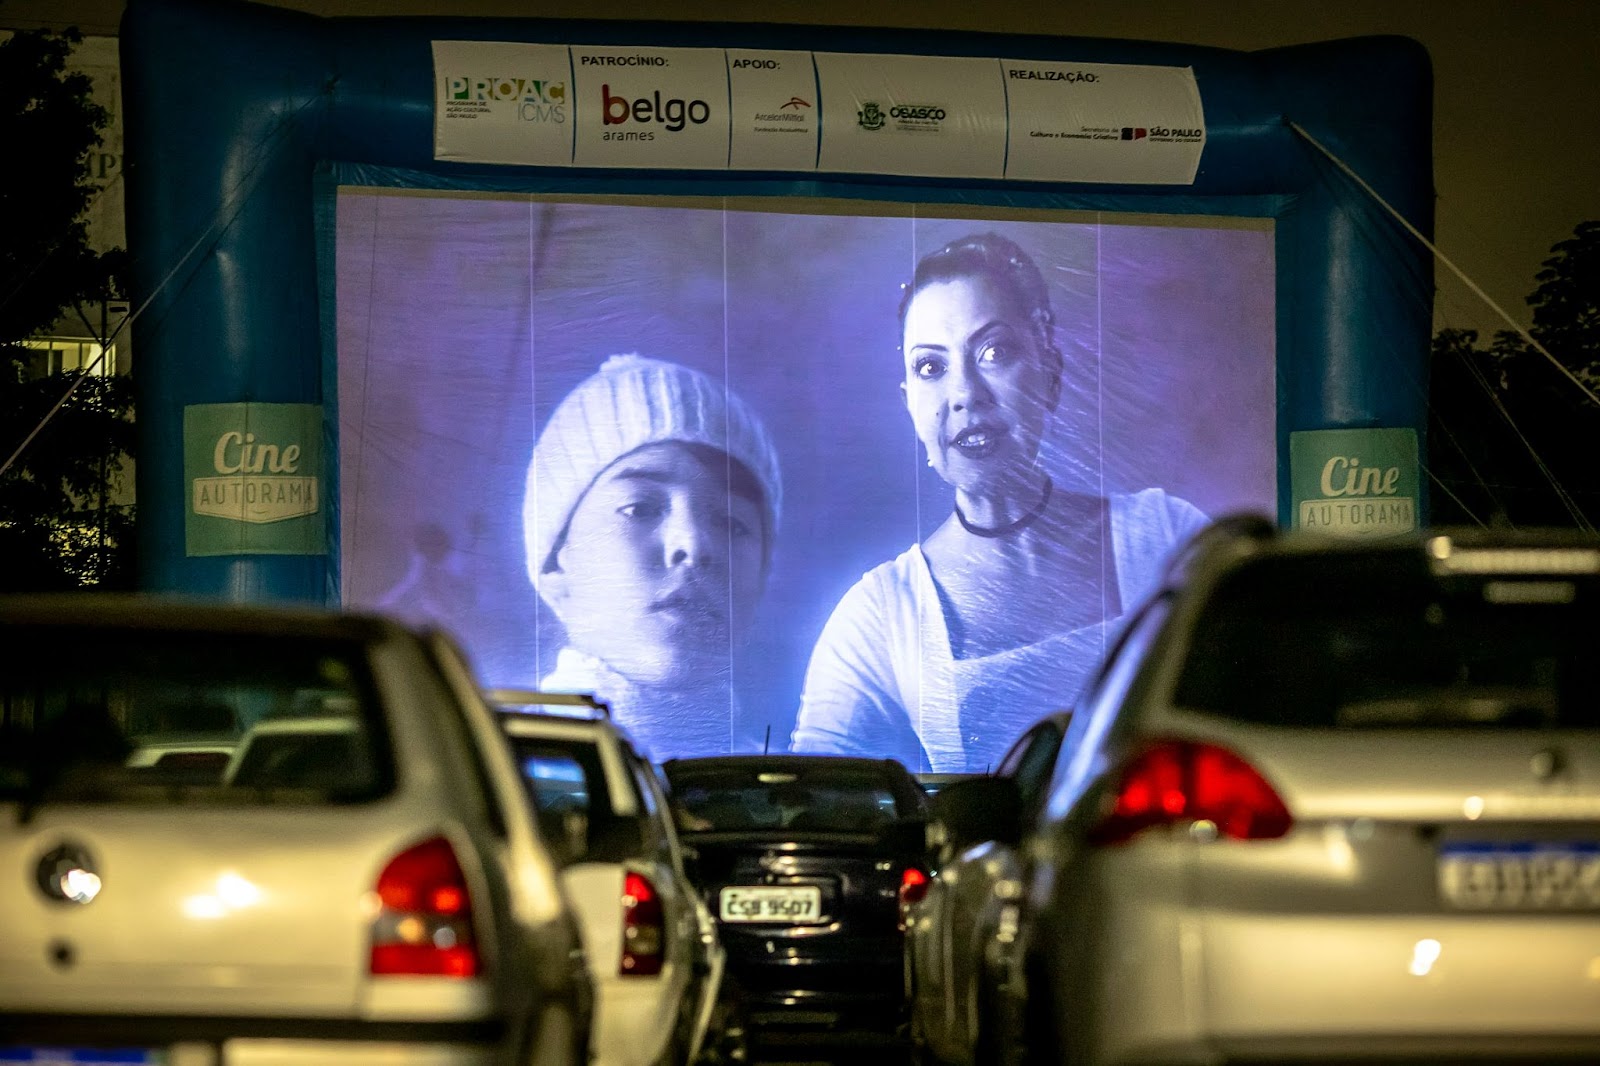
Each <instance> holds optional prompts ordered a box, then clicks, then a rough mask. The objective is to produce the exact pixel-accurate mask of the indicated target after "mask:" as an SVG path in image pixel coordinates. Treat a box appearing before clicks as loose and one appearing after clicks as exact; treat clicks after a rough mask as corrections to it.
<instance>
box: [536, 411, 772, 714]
mask: <svg viewBox="0 0 1600 1066" xmlns="http://www.w3.org/2000/svg"><path fill="white" fill-rule="evenodd" d="M729 470H730V464H729V461H728V458H727V456H726V455H724V454H723V453H722V452H717V451H712V450H711V449H709V448H703V447H696V446H693V445H687V444H680V443H675V442H674V443H666V444H652V445H647V446H646V447H643V448H639V449H637V450H636V451H633V452H630V453H628V454H627V455H625V456H623V457H622V458H621V459H618V460H617V461H616V462H615V463H613V464H612V465H611V466H609V467H607V468H606V470H605V471H604V472H603V473H601V475H600V476H599V477H598V478H596V479H595V482H594V484H593V485H591V486H590V487H589V490H588V492H586V493H584V495H583V498H582V499H581V500H579V501H578V505H577V507H576V508H575V509H574V510H573V512H572V520H571V523H570V524H569V525H568V527H567V533H566V538H565V540H564V541H563V543H562V546H561V548H560V550H559V551H557V553H556V568H555V569H554V570H552V571H550V572H547V573H546V574H544V575H543V577H542V579H541V581H540V595H542V596H544V597H545V598H546V600H547V601H548V602H549V603H550V606H551V607H552V608H554V609H555V611H556V614H557V615H559V616H560V618H561V621H562V624H563V625H564V626H565V627H566V629H567V639H568V641H569V642H570V643H571V644H572V645H573V646H574V647H576V648H579V649H580V650H582V651H586V652H588V653H589V654H591V655H593V656H595V657H596V658H598V659H601V660H603V661H604V662H606V663H607V664H608V665H609V666H610V667H611V668H612V669H614V670H616V671H617V672H618V673H620V674H622V675H623V676H624V677H627V678H629V679H630V680H632V681H635V682H639V683H642V684H657V685H661V684H673V685H677V684H684V683H687V682H690V681H694V680H697V679H698V680H705V679H706V678H707V677H710V676H714V675H715V674H717V673H719V672H721V673H725V672H726V671H727V670H728V668H729V661H730V655H731V649H732V648H734V647H735V646H737V645H739V644H742V643H743V641H744V638H745V636H746V634H747V633H748V632H749V628H750V623H751V621H752V620H753V619H754V616H755V611H756V605H757V601H758V600H759V599H760V597H761V588H762V585H763V584H764V582H765V578H766V574H765V556H764V548H763V533H762V526H763V524H764V521H763V517H762V506H763V505H762V502H761V500H760V499H759V489H756V488H754V487H753V486H751V485H746V484H744V483H743V481H741V480H740V479H738V478H733V479H730V477H729ZM745 480H748V479H745ZM752 497H755V498H752Z"/></svg>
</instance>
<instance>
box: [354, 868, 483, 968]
mask: <svg viewBox="0 0 1600 1066" xmlns="http://www.w3.org/2000/svg"><path fill="white" fill-rule="evenodd" d="M376 892H377V896H378V900H379V903H380V908H379V911H378V916H377V917H376V918H374V919H373V920H372V954H371V960H370V962H369V964H368V969H369V971H370V972H371V973H373V974H375V975H394V974H410V975H427V976H435V977H475V976H477V974H478V973H479V972H480V969H481V967H480V962H479V959H478V948H477V944H476V943H475V941H474V939H473V935H472V900H471V897H470V896H469V895H468V894H467V879H466V877H465V876H464V875H463V874H462V872H461V864H460V863H459V862H457V861H456V853H455V850H454V849H453V848H451V847H450V842H449V841H447V840H445V839H444V838H443V837H434V838H432V839H431V840H424V841H423V842H422V843H420V844H417V845H415V846H413V847H410V848H407V849H406V850H405V851H402V852H401V853H400V854H398V855H396V856H395V857H394V858H393V859H391V860H389V865H387V866H385V867H384V868H383V872H382V873H381V874H379V875H378V885H377V889H376Z"/></svg>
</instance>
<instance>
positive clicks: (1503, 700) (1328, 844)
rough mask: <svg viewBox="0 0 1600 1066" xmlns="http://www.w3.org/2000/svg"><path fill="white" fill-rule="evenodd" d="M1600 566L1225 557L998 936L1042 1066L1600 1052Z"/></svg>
mask: <svg viewBox="0 0 1600 1066" xmlns="http://www.w3.org/2000/svg"><path fill="white" fill-rule="evenodd" d="M1597 638H1600V541H1596V540H1595V539H1592V538H1582V539H1580V538H1568V537H1561V536H1555V535H1550V536H1544V537H1540V536H1534V535H1523V536H1516V535H1511V534H1505V535H1498V534H1488V533H1481V534H1476V535H1461V536H1445V535H1435V536H1426V537H1418V538H1416V539H1412V540H1403V541H1399V542H1393V541H1390V542H1382V543H1377V544H1366V545H1361V544H1356V545H1352V544H1349V543H1330V542H1328V541H1322V540H1303V539H1300V538H1299V537H1298V536H1295V535H1292V534H1291V535H1279V534H1275V533H1271V532H1267V531H1265V530H1263V529H1261V528H1257V529H1255V530H1254V531H1253V532H1243V531H1240V530H1239V529H1238V528H1235V529H1232V530H1230V529H1228V528H1222V529H1219V530H1217V531H1215V532H1213V533H1212V534H1210V535H1208V536H1207V535H1203V536H1202V538H1201V539H1200V541H1199V542H1198V543H1197V545H1196V547H1195V549H1194V550H1193V552H1192V553H1191V555H1190V556H1189V557H1188V558H1187V559H1186V560H1184V561H1183V562H1182V563H1181V564H1180V565H1179V566H1178V567H1177V568H1176V569H1175V571H1174V573H1173V575H1172V580H1171V582H1170V584H1169V587H1168V588H1167V589H1166V590H1165V591H1164V592H1163V593H1162V594H1160V595H1159V596H1157V597H1156V598H1155V599H1154V600H1153V601H1151V602H1149V603H1148V604H1147V605H1146V606H1145V607H1144V608H1143V609H1142V610H1141V611H1140V612H1139V613H1138V614H1137V615H1136V617H1135V618H1134V619H1133V620H1132V622H1131V624H1130V625H1129V626H1128V627H1127V629H1126V630H1125V632H1124V634H1123V636H1122V638H1121V640H1120V643H1119V644H1118V645H1117V646H1116V647H1115V648H1114V650H1113V652H1112V654H1111V655H1110V657H1109V659H1108V661H1107V663H1106V664H1105V666H1104V668H1103V670H1102V671H1101V672H1100V673H1099V676H1098V677H1097V679H1095V680H1094V681H1093V682H1092V683H1091V685H1090V687H1089V688H1088V690H1087V692H1086V694H1085V695H1084V697H1083V698H1082V699H1081V701H1080V704H1079V707H1078V709H1077V712H1076V714H1075V716H1074V719H1073V724H1072V727H1071V729H1070V730H1069V735H1068V737H1067V741H1066V748H1065V754H1064V755H1063V756H1062V758H1061V760H1060V763H1059V766H1058V768H1057V771H1056V773H1055V775H1054V778H1053V780H1052V782H1051V788H1050V792H1049V795H1048V799H1047V801H1046V806H1045V810H1044V813H1043V816H1042V818H1041V821H1040V823H1039V824H1038V826H1037V828H1036V830H1035V831H1034V832H1033V833H1032V834H1031V836H1030V837H1029V838H1028V839H1027V841H1026V842H1025V845H1024V854H1025V862H1024V872H1023V883H1022V884H1020V885H1018V886H1014V887H1015V888H1016V889H1017V890H1018V891H1019V893H1020V896H1019V899H1018V900H1017V901H1016V902H1015V903H1014V904H1012V905H1011V907H1010V911H1009V913H1008V914H1007V915H1005V916H1004V920H1003V921H1002V923H1001V925H1002V928H1001V930H1000V933H999V934H998V939H999V940H1000V941H1001V942H1002V943H1004V944H1009V945H1011V948H1012V951H1013V959H1012V965H1013V966H1015V967H1016V968H1017V969H1018V970H1019V973H1018V974H1016V975H1015V976H1017V977H1019V978H1020V979H1021V980H1020V981H1018V982H1016V983H1015V984H1014V985H1013V987H1016V988H1021V989H1025V1001H1024V1002H1023V1004H1022V1005H1021V1008H1022V1010H1021V1013H1022V1016H1023V1018H1024V1023H1023V1028H1024V1035H1025V1037H1026V1045H1027V1047H1028V1050H1029V1051H1030V1053H1031V1055H1032V1060H1031V1061H1037V1062H1058V1061H1063V1062H1074V1063H1095V1064H1099V1063H1180V1062H1181V1063H1200V1062H1206V1063H1210V1062H1233V1061H1250V1062H1287V1061H1295V1060H1313V1059H1314V1060H1318V1061H1350V1060H1353V1059H1360V1060H1367V1059H1374V1058H1387V1059H1392V1058H1407V1059H1410V1060H1418V1059H1424V1058H1427V1059H1431V1060H1443V1061H1462V1060H1471V1059H1494V1060H1496V1061H1504V1060H1507V1059H1518V1060H1525V1061H1531V1062H1551V1061H1557V1060H1561V1059H1573V1060H1581V1061H1595V1060H1597V1059H1600V670H1596V668H1595V662H1594V648H1595V646H1596V643H1597Z"/></svg>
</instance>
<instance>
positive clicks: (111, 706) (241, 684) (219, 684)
mask: <svg viewBox="0 0 1600 1066" xmlns="http://www.w3.org/2000/svg"><path fill="white" fill-rule="evenodd" d="M0 640H3V641H4V643H5V647H6V649H7V657H8V659H9V663H8V666H7V668H6V669H5V671H4V672H3V674H0V798H6V799H21V800H24V801H25V802H35V803H46V802H53V801H61V802H68V801H71V802H102V803H121V802H174V803H176V802H207V801H222V802H229V803H245V804H250V803H292V802H309V803H327V802H346V801H352V800H360V799H367V798H372V797H374V796H377V795H380V794H382V793H383V792H385V791H387V790H388V788H389V787H390V785H391V783H392V780H393V765H392V761H391V758H390V755H389V749H388V745H387V740H386V732H385V730H384V728H383V721H382V717H381V715H380V714H379V713H378V709H377V706H376V703H375V700H374V699H373V696H372V692H373V688H372V683H371V676H370V673H369V671H368V667H367V659H366V650H365V647H364V646H363V645H362V644H361V643H360V642H359V641H355V640H326V639H314V638H309V637H305V636H298V635H289V634H270V635H268V634H248V635H246V634H223V633H210V632H181V633H179V632H150V631H144V630H113V629H109V628H94V627H71V628H69V627H39V626H29V627H23V626H5V627H3V628H0Z"/></svg>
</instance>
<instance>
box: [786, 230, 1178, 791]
mask: <svg viewBox="0 0 1600 1066" xmlns="http://www.w3.org/2000/svg"><path fill="white" fill-rule="evenodd" d="M900 327H901V350H902V355H903V367H902V369H903V380H902V383H901V388H902V389H903V390H904V393H905V404H906V410H907V413H908V414H909V415H910V417H911V422H912V426H913V428H914V429H915V431H916V434H917V438H918V439H919V440H920V441H921V443H922V447H923V449H924V450H925V452H926V454H927V459H928V464H929V465H930V466H932V467H933V468H934V470H936V471H937V472H938V474H939V476H940V477H941V478H942V479H943V480H944V481H945V482H946V483H947V484H949V485H950V486H951V487H952V488H953V489H954V490H955V502H954V508H953V511H952V513H951V515H950V516H949V518H948V519H947V520H945V521H944V522H943V523H941V524H940V525H939V527H938V528H937V529H935V530H934V531H933V533H932V534H931V535H929V536H928V537H927V538H926V539H925V540H924V541H923V542H922V543H921V544H916V545H913V546H912V547H911V548H910V549H909V550H907V551H906V552H904V553H903V554H902V555H900V556H899V557H898V558H896V559H894V560H893V561H891V562H888V563H884V564H883V565H881V566H879V567H877V568H875V569H873V570H872V571H870V572H869V573H867V574H866V575H865V576H864V577H863V578H862V579H861V580H860V581H859V582H858V583H857V584H856V585H855V586H854V587H853V588H852V589H851V590H850V591H849V592H848V593H846V594H845V597H844V599H843V600H841V601H840V603H839V605H838V606H837V607H836V608H835V609H834V612H833V614H832V616H831V617H830V618H829V620H828V623H827V625H826V626H825V627H824V629H823V632H822V635H821V637H820V638H819V640H818V642H817V645H816V648H815V650H814V651H813V653H812V657H811V662H810V665H809V668H808V669H807V672H806V679H805V689H804V694H803V696H802V699H801V708H800V714H799V718H798V721H797V723H796V728H795V733H794V738H793V747H794V749H795V750H796V751H802V752H832V753H838V754H860V755H875V756H884V755H892V756H894V757H896V758H899V759H901V760H902V761H903V762H905V763H906V764H907V765H908V766H910V767H911V768H913V769H918V768H922V769H930V770H935V771H941V772H961V771H968V772H981V771H983V770H985V769H986V768H988V767H990V766H992V765H993V764H994V763H995V762H996V761H997V760H998V758H999V756H1000V755H1001V754H1002V753H1003V752H1004V751H1005V749H1006V747H1007V746H1008V745H1009V744H1010V743H1011V741H1012V740H1013V739H1015V737H1016V736H1017V735H1018V734H1019V733H1020V732H1021V731H1022V730H1023V729H1024V728H1025V727H1026V726H1027V725H1028V724H1029V723H1031V722H1033V721H1034V720H1036V719H1037V718H1038V717H1039V716H1040V715H1042V714H1044V713H1045V712H1047V711H1049V710H1052V709H1055V708H1059V707H1062V706H1065V705H1067V704H1068V703H1069V702H1070V701H1071V700H1072V698H1073V697H1074V696H1075V695H1076V693H1077V691H1078V689H1079V687H1080V686H1081V684H1082V681H1083V679H1084V677H1085V675H1086V674H1087V672H1088V671H1089V670H1090V669H1091V668H1092V667H1093V666H1094V665H1095V663H1096V662H1097V661H1098V660H1099V658H1100V656H1101V654H1102V652H1103V651H1104V645H1105V640H1106V637H1107V633H1108V627H1109V626H1111V625H1112V624H1113V622H1114V620H1115V619H1117V618H1118V617H1119V616H1120V615H1121V614H1122V613H1123V611H1124V610H1126V609H1128V608H1130V607H1132V606H1134V602H1133V601H1134V599H1135V597H1137V596H1138V595H1140V594H1142V592H1143V591H1144V590H1145V589H1146V588H1147V587H1148V584H1149V583H1150V581H1152V580H1153V578H1154V577H1155V576H1156V574H1157V573H1158V572H1159V568H1160V566H1161V565H1162V563H1163V562H1164V559H1165V557H1166V555H1167V554H1168V552H1169V551H1170V550H1171V548H1172V547H1173V546H1175V545H1176V544H1177V543H1180V542H1181V541H1182V540H1183V539H1184V538H1186V537H1187V536H1188V535H1189V534H1190V533H1191V532H1193V531H1194V530H1195V529H1197V528H1199V527H1200V526H1201V525H1203V524H1204V522H1205V516H1204V515H1203V514H1201V512H1200V511H1199V510H1197V509H1196V508H1195V507H1193V506H1192V505H1190V504H1189V503H1187V502H1185V501H1183V500H1180V499H1177V498H1176V497H1173V496H1169V495H1167V494H1166V493H1165V492H1163V491H1162V490H1160V489H1155V488H1152V489H1146V490H1144V491H1142V492H1137V493H1132V494H1127V495H1110V496H1099V495H1091V494H1085V493H1078V492H1069V491H1065V490H1063V489H1062V488H1061V487H1059V486H1057V485H1056V484H1055V483H1054V482H1053V481H1052V479H1051V477H1050V474H1049V473H1048V471H1047V470H1046V468H1045V465H1044V464H1043V463H1042V462H1041V457H1040V456H1041V452H1040V449H1041V444H1042V442H1043V441H1044V440H1045V437H1046V434H1047V432H1048V431H1049V429H1050V426H1051V422H1052V419H1053V418H1054V417H1055V412H1056V409H1057V407H1058V406H1059V404H1060V400H1061V396H1062V390H1063V372H1064V370H1065V369H1066V367H1065V366H1064V363H1063V358H1062V354H1061V351H1060V349H1059V348H1057V346H1056V343H1055V336H1054V333H1055V327H1054V316H1053V314H1052V311H1051V306H1050V294H1049V288H1048V286H1047V285H1046V283H1045V280H1044V278H1043V276H1042V275H1041V273H1040V271H1039V268H1038V267H1037V266H1036V265H1035V263H1034V261H1033V260H1032V259H1031V258H1030V257H1029V256H1028V255H1027V253H1026V252H1024V251H1023V250H1022V249H1021V248H1020V247H1019V246H1018V245H1016V244H1015V243H1014V242H1012V241H1010V240H1008V239H1006V238H1004V237H1000V236H997V235H994V234H981V235H975V236H971V237H967V238H965V239H962V240H958V241H955V242H953V243H951V244H949V245H946V246H945V247H943V248H941V249H939V250H938V251H936V252H933V253H931V254H929V255H927V256H925V257H924V258H923V259H922V260H921V261H920V262H918V264H917V266H916V270H915V272H914V274H913V276H912V279H911V281H910V283H909V284H908V285H907V286H906V287H905V295H904V297H903V299H902V301H901V304H900Z"/></svg>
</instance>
